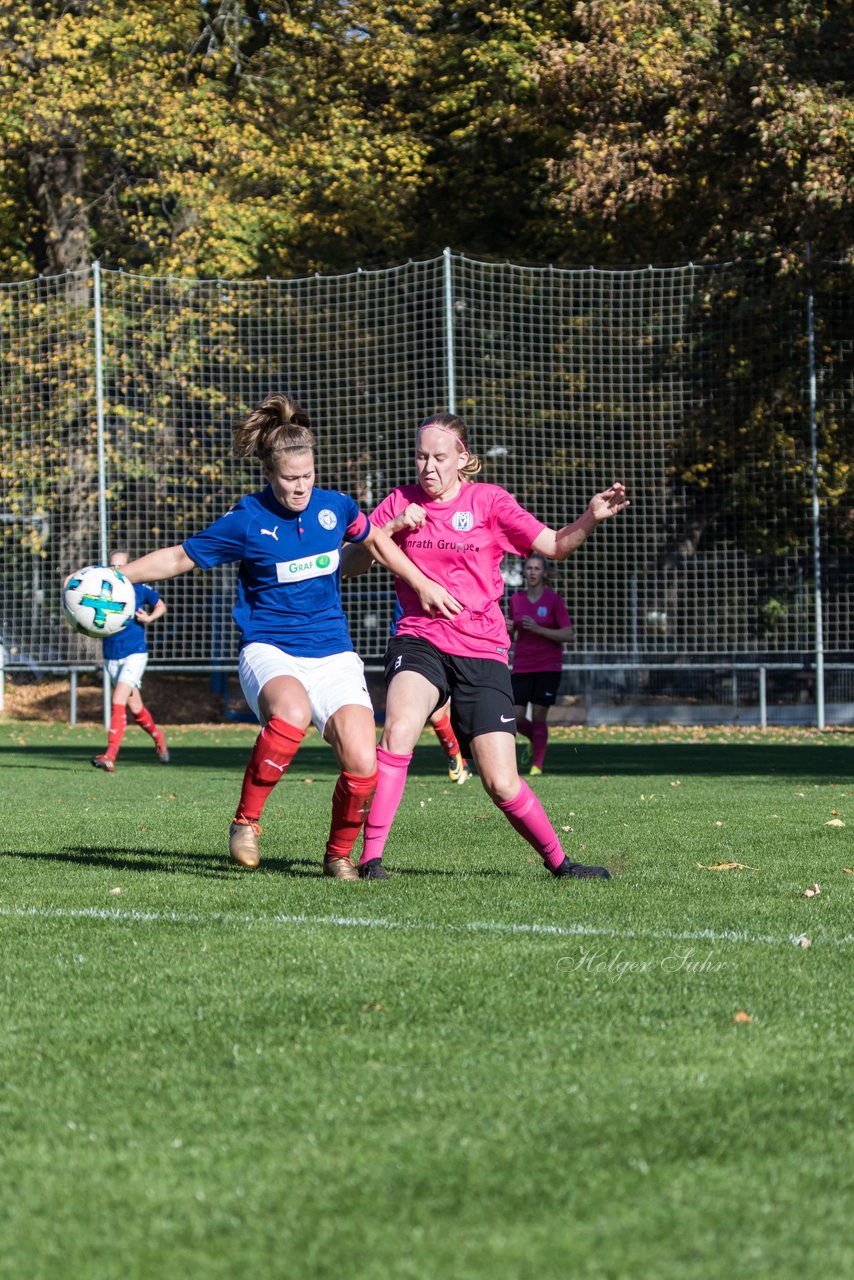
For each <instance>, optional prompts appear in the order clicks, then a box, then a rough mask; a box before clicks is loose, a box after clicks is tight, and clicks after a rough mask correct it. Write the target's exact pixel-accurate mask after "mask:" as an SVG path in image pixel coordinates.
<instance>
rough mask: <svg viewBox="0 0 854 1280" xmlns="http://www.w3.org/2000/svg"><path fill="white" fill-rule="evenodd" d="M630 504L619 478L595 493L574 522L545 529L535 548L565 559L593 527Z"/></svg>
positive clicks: (551, 556) (551, 558)
mask: <svg viewBox="0 0 854 1280" xmlns="http://www.w3.org/2000/svg"><path fill="white" fill-rule="evenodd" d="M630 505H631V504H630V502H629V500H628V498H627V497H626V489H625V485H623V484H622V483H621V482H620V481H619V480H616V481H615V482H614V483H613V484H612V485H609V487H608V488H607V489H603V490H602V492H601V493H596V494H594V495H593V497H592V498H591V499H590V501H589V503H588V504H587V510H586V511H585V512H584V515H583V516H579V517H578V519H577V520H573V522H572V524H566V525H564V526H563V528H562V529H544V530H543V532H542V533H541V534H540V535H539V536H538V537H537V538H535V540H534V543H533V549H534V551H539V552H541V553H542V554H543V555H544V556H548V558H549V559H550V560H565V559H566V558H567V556H569V555H572V553H573V551H577V550H578V548H579V547H580V546H581V545H582V543H584V542H586V541H587V539H588V538H589V536H590V534H591V533H592V532H593V530H594V529H596V528H597V527H598V526H599V525H600V524H601V523H602V521H603V520H609V519H610V518H611V516H616V515H619V513H620V512H621V511H625V509H626V507H628V506H630Z"/></svg>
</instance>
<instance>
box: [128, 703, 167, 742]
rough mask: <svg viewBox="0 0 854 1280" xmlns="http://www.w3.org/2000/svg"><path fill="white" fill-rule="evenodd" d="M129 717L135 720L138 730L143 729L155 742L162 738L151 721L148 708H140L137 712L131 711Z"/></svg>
mask: <svg viewBox="0 0 854 1280" xmlns="http://www.w3.org/2000/svg"><path fill="white" fill-rule="evenodd" d="M131 715H132V716H133V718H134V720H136V722H137V724H138V725H139V727H140V729H144V730H145V732H146V733H147V734H150V736H151V737H152V738H153V739H154V741H155V742H157V740H158V738H162V737H163V734H162V733H161V732H160V730H159V729H158V727H157V725H156V724H155V723H154V720H153V719H152V716H151V712H150V711H149V710H148V707H140V709H139V711H132V712H131Z"/></svg>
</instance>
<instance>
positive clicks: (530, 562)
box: [510, 551, 572, 777]
mask: <svg viewBox="0 0 854 1280" xmlns="http://www.w3.org/2000/svg"><path fill="white" fill-rule="evenodd" d="M547 577H548V561H547V560H546V558H545V556H543V555H541V554H540V553H539V551H535V552H533V553H532V554H531V555H529V556H528V559H527V560H526V561H525V584H526V586H525V590H524V591H514V593H513V595H512V596H511V597H510V619H511V621H512V623H513V634H514V644H513V670H512V675H511V679H512V682H513V703H514V711H515V712H516V728H517V730H518V732H519V733H521V734H524V736H525V737H526V738H530V739H531V773H532V774H533V776H534V777H536V776H537V774H540V773H542V771H543V762H544V761H545V758H546V745H547V743H548V737H549V726H548V714H549V707H553V706H554V704H555V699H556V698H557V691H558V689H559V687H560V678H561V673H562V669H563V646H564V645H565V644H566V642H567V641H568V640H571V639H572V618H570V616H569V614H568V613H567V611H566V605H565V604H564V602H563V599H562V597H561V596H559V595H558V594H557V592H556V591H551V590H550V589H549V587H548V585H547V583H546V579H547ZM528 703H530V704H531V719H530V720H528V719H527V717H526V714H525V713H526V712H527V710H528Z"/></svg>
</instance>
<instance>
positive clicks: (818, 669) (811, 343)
mask: <svg viewBox="0 0 854 1280" xmlns="http://www.w3.org/2000/svg"><path fill="white" fill-rule="evenodd" d="M807 352H808V355H809V411H810V458H811V463H812V466H811V472H812V563H813V579H814V597H813V608H814V610H815V722H816V725H817V727H818V728H819V729H823V728H824V727H825V722H824V619H823V617H822V604H821V545H820V541H819V539H820V537H821V518H820V508H819V500H818V427H817V423H816V399H817V395H816V377H815V315H814V305H813V292H812V256H811V253H810V246H809V244H807Z"/></svg>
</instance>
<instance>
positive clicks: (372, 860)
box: [343, 413, 629, 880]
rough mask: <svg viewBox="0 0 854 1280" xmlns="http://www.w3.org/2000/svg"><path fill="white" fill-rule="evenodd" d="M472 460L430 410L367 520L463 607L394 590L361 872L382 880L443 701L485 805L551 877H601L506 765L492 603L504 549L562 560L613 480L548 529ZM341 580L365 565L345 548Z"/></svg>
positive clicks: (607, 506) (597, 515)
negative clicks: (396, 483)
mask: <svg viewBox="0 0 854 1280" xmlns="http://www.w3.org/2000/svg"><path fill="white" fill-rule="evenodd" d="M480 467H481V464H480V459H479V458H478V457H477V456H476V454H474V453H473V452H472V451H471V450H470V449H469V445H468V430H467V428H466V424H465V422H464V421H463V420H462V418H459V417H457V416H456V415H454V414H449V413H439V414H434V415H432V416H431V417H429V418H425V419H424V421H423V422H422V423H421V425H420V426H419V428H418V438H417V444H416V455H415V469H416V476H417V483H416V484H414V485H404V486H402V487H400V488H398V489H395V490H394V491H393V492H392V493H390V494H389V495H388V497H387V498H385V499H384V500H383V501H382V502H381V503H380V504H379V506H378V507H377V508H376V510H375V511H374V512H373V513H372V514H371V521H372V523H374V524H377V525H380V526H381V527H382V528H383V529H384V530H385V531H386V532H387V533H390V534H391V535H392V537H393V538H394V540H395V542H397V544H398V546H400V548H401V550H403V551H404V553H405V554H406V556H407V557H408V558H409V559H410V560H411V561H412V562H413V564H415V565H416V566H417V567H418V568H420V569H421V571H422V573H428V574H429V575H430V577H432V578H433V579H434V581H436V582H438V583H440V584H441V585H442V586H443V587H445V589H446V590H447V591H448V593H449V594H450V595H451V596H453V598H454V599H455V600H456V601H458V602H459V604H461V605H462V606H463V608H462V610H461V611H460V612H458V613H455V615H454V617H450V616H448V615H446V616H444V617H442V616H440V615H439V613H438V612H437V611H436V610H430V611H425V610H424V609H422V608H421V606H420V604H418V602H417V599H416V598H415V597H414V595H413V593H411V592H410V591H408V590H407V589H406V588H405V586H403V585H402V584H398V597H399V599H400V602H401V605H402V607H403V614H402V617H401V618H400V621H399V622H398V624H397V631H396V634H395V635H394V636H393V637H392V639H391V641H390V643H389V647H388V650H387V653H386V682H387V686H388V693H387V699H386V719H385V726H384V729H383V735H382V740H381V742H380V745H379V747H378V749H377V764H378V769H379V781H378V784H377V791H376V795H375V797H374V801H373V804H372V806H371V810H370V813H369V815H368V819H367V822H366V825H365V839H364V848H363V851H362V856H361V858H360V861H359V874H360V876H361V877H362V878H363V879H366V880H386V879H388V873H387V872H386V870H385V869H384V867H383V865H382V855H383V851H384V848H385V843H386V839H387V837H388V833H389V830H390V829H391V824H392V822H393V820H394V815H395V813H396V812H397V808H398V805H399V804H400V800H401V797H402V795H403V790H404V786H405V784H406V773H407V770H408V768H409V763H410V761H411V759H412V752H413V748H414V746H415V743H416V742H417V741H418V738H419V736H420V734H421V730H422V728H423V727H424V722H425V720H426V719H427V718H428V716H429V715H430V714H431V712H433V711H434V709H435V708H436V707H437V706H441V705H442V704H443V703H444V702H445V701H446V700H447V698H448V697H449V696H450V698H451V717H452V722H453V726H454V730H455V731H456V734H457V737H458V738H459V741H460V746H461V749H462V751H463V752H464V754H466V755H468V754H471V756H472V757H473V759H474V762H475V765H476V767H477V772H478V774H479V775H480V778H481V781H482V782H483V785H484V787H485V789H486V791H487V794H488V795H489V797H490V799H491V800H492V801H493V803H494V804H495V805H497V806H498V808H499V809H501V810H502V812H504V813H505V814H506V816H507V818H508V819H509V821H510V823H511V825H512V826H513V827H514V828H515V829H516V831H518V832H519V834H520V835H522V836H523V837H524V838H525V839H526V840H527V841H528V843H529V844H531V845H532V846H533V847H534V848H535V849H536V850H537V852H538V853H539V854H540V856H541V857H542V859H543V862H544V864H545V866H546V867H547V869H548V870H549V871H550V872H551V873H552V875H554V876H556V877H561V878H562V877H565V876H571V877H573V878H575V879H593V878H599V879H607V878H608V874H609V873H608V872H607V871H606V869H605V868H604V867H589V866H584V865H583V864H581V863H577V862H571V861H570V859H569V858H567V856H566V854H565V853H564V851H563V849H562V848H561V844H560V840H559V839H558V837H557V834H556V833H555V830H554V828H553V827H552V825H551V823H550V822H549V820H548V818H547V816H546V814H545V811H544V810H543V808H542V806H541V804H540V802H539V800H538V799H537V797H536V796H535V795H534V793H533V791H531V789H530V787H529V786H528V784H527V783H526V782H524V781H522V779H521V778H520V777H519V773H518V770H517V768H516V751H515V735H516V717H515V715H514V713H513V691H512V687H511V683H510V672H509V668H508V665H507V663H508V651H509V638H508V635H507V628H506V625H505V622H504V618H503V615H502V613H501V608H500V606H499V603H498V602H499V600H500V598H501V596H502V594H503V590H504V584H503V581H502V578H501V573H500V568H499V566H500V563H501V558H502V556H503V555H504V553H505V552H508V551H510V552H515V553H516V554H518V555H527V554H528V553H529V552H530V551H531V550H536V551H539V552H541V553H542V554H543V555H545V556H548V557H549V558H550V559H556V560H564V559H566V557H567V556H568V555H570V553H571V552H573V551H575V550H576V549H577V548H578V547H580V546H581V544H582V543H583V542H584V541H585V540H586V538H587V537H588V535H589V534H590V533H592V532H593V530H594V529H595V528H596V526H597V525H598V524H600V523H601V522H602V521H603V520H606V519H608V518H609V517H610V516H613V515H616V514H617V513H618V512H620V511H622V510H623V509H624V508H625V507H627V506H628V505H629V504H628V501H627V499H626V496H625V489H624V487H623V485H622V484H620V483H619V482H616V483H614V484H612V485H611V486H610V487H609V488H608V489H605V490H604V491H603V492H602V493H597V494H596V495H595V497H593V498H592V499H591V500H590V503H589V504H588V507H587V510H586V511H585V512H584V514H583V515H582V516H580V517H579V519H577V520H575V521H573V522H572V523H571V524H568V525H565V526H564V527H563V528H561V529H557V530H555V529H550V528H548V527H547V526H546V525H544V524H543V523H542V522H541V521H540V520H537V519H536V517H534V516H532V515H531V514H530V512H528V511H525V510H524V508H523V507H520V506H519V504H518V503H517V502H516V500H515V498H513V497H512V496H511V495H510V494H509V493H507V491H506V490H505V489H502V488H500V487H499V486H497V485H489V484H473V483H471V481H472V478H473V477H474V476H475V475H476V474H477V473H478V472H479V471H480ZM343 567H344V573H345V574H353V573H359V572H362V571H363V570H364V569H365V568H367V567H368V564H367V560H366V557H364V556H363V555H362V553H361V552H360V551H359V548H358V547H353V548H349V549H348V551H347V555H346V558H345V560H344V562H343Z"/></svg>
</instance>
